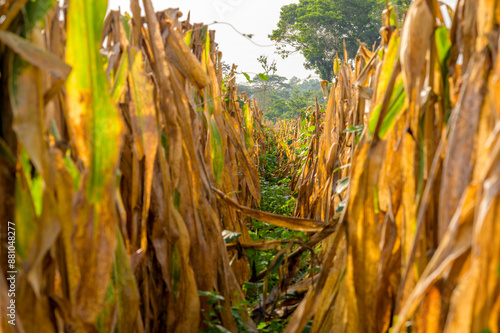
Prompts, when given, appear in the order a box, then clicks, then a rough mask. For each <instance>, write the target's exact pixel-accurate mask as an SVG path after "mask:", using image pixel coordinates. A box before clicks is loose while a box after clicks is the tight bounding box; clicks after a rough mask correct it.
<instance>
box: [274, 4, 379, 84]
mask: <svg viewBox="0 0 500 333" xmlns="http://www.w3.org/2000/svg"><path fill="white" fill-rule="evenodd" d="M384 5H385V1H381V0H300V1H299V3H298V4H295V3H294V4H290V5H286V6H283V7H282V8H281V14H280V20H279V22H278V28H277V29H276V30H273V33H272V34H271V35H269V38H271V39H272V40H274V41H276V42H277V44H278V46H277V49H278V53H279V54H281V55H282V57H283V58H286V57H287V56H288V55H290V54H292V53H296V52H302V54H303V55H304V57H305V58H306V62H305V63H304V66H305V68H307V69H315V70H316V72H317V73H318V74H319V75H320V77H321V78H322V79H323V80H331V79H332V77H333V65H332V62H333V59H334V57H335V55H336V53H337V52H339V53H340V54H342V53H343V40H345V42H346V48H347V52H348V54H349V56H351V57H353V56H354V55H355V54H356V51H357V49H358V46H359V45H358V42H357V40H358V39H359V40H361V41H362V42H364V43H367V44H368V45H372V44H373V43H374V42H377V41H378V40H379V39H380V34H379V27H380V25H381V16H380V14H381V12H382V10H383V9H384Z"/></svg>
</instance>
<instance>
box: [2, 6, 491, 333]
mask: <svg viewBox="0 0 500 333" xmlns="http://www.w3.org/2000/svg"><path fill="white" fill-rule="evenodd" d="M106 5H107V3H106V1H102V0H95V1H83V0H70V1H67V2H66V3H65V5H64V6H63V7H60V6H59V4H58V2H55V1H51V0H38V1H25V0H17V1H5V2H3V4H2V5H1V6H0V16H2V17H3V21H2V23H0V43H1V44H0V47H1V54H0V65H1V76H0V82H1V85H2V99H1V102H0V103H1V105H2V112H1V115H0V124H1V129H0V186H1V188H2V191H0V207H1V209H0V218H1V219H2V224H1V237H2V238H1V242H2V247H1V250H0V255H1V257H2V261H1V267H2V272H1V275H0V294H1V296H0V306H1V308H2V318H1V328H2V329H1V331H2V332H3V331H5V332H62V331H85V332H87V331H89V332H96V331H98V332H109V331H119V332H157V331H166V332H196V331H198V330H202V331H210V332H213V331H223V332H225V331H231V332H236V331H247V330H250V331H255V330H256V325H255V324H254V322H253V321H252V320H251V319H250V316H249V315H248V312H247V309H246V306H245V302H244V294H243V292H242V290H241V285H242V284H243V283H244V282H245V281H248V279H249V278H250V276H251V274H250V269H249V265H248V258H247V256H246V253H245V251H244V249H254V250H262V251H264V250H269V249H274V250H276V251H277V253H276V254H275V256H274V259H273V260H272V262H271V263H270V265H269V267H268V268H267V269H265V270H264V271H262V272H258V276H257V277H254V278H257V279H263V280H264V287H263V295H262V301H261V302H259V304H257V305H256V306H255V307H254V311H253V313H254V314H255V313H256V312H260V313H263V314H265V317H266V318H270V317H282V318H285V317H289V316H291V318H290V321H289V324H288V326H287V328H286V332H302V331H303V330H304V328H306V326H309V327H310V331H311V332H387V331H389V330H391V331H392V332H400V331H402V330H410V329H411V330H412V331H417V332H494V333H497V332H499V330H500V297H499V294H500V278H499V274H500V272H499V268H500V241H499V239H498V237H496V232H498V229H499V227H498V226H499V225H500V224H499V222H498V221H497V216H496V209H497V208H498V207H500V203H499V202H498V200H499V195H500V186H499V185H498V184H499V176H500V173H499V172H500V171H499V170H500V169H499V166H500V164H499V163H500V158H499V154H500V153H499V152H500V143H499V142H500V140H499V135H500V134H499V133H500V131H499V130H498V129H499V125H498V123H499V121H498V119H499V113H498V110H500V99H499V97H498V96H500V83H499V76H500V60H499V58H498V57H497V54H498V49H499V41H500V31H499V29H498V27H499V25H500V15H499V14H498V13H500V4H499V3H498V2H497V1H486V0H470V1H465V0H459V2H458V5H457V8H456V11H455V12H452V11H451V9H449V8H448V7H442V8H447V11H448V13H449V14H450V15H451V17H452V18H453V19H452V26H451V29H448V28H446V26H445V25H444V22H445V19H444V17H443V14H442V12H441V10H440V8H441V5H442V4H441V2H439V1H436V0H415V1H414V2H413V3H412V5H411V7H410V9H409V11H408V12H407V13H406V15H405V19H404V23H403V24H402V25H400V23H399V19H398V13H396V11H395V9H394V8H393V7H391V6H389V5H388V6H387V8H386V10H385V11H384V14H383V22H384V25H383V28H382V29H381V35H382V42H381V45H380V47H379V48H377V49H376V50H369V49H367V47H366V46H364V45H363V44H362V43H360V48H359V51H358V54H357V55H356V57H355V59H354V62H353V63H352V64H353V65H352V66H351V65H350V64H349V62H348V61H344V63H343V64H342V63H341V62H340V60H339V59H338V57H337V59H336V60H335V62H334V64H333V65H334V72H335V74H336V79H335V81H334V82H333V84H332V86H331V89H330V90H329V96H328V103H327V105H326V107H325V108H324V110H323V107H322V106H320V105H319V103H318V102H316V105H314V106H312V107H311V108H309V109H308V110H306V111H305V112H304V113H303V116H302V117H301V118H300V119H296V120H291V121H283V122H281V123H279V124H277V125H276V126H275V128H274V129H269V127H270V125H269V124H265V123H264V121H263V114H262V111H261V110H259V108H258V105H257V103H256V101H255V100H251V99H249V98H248V97H247V96H246V95H245V94H242V95H240V94H239V92H238V87H237V84H236V79H235V75H236V68H235V67H233V70H232V71H231V73H230V74H229V76H228V77H226V78H223V77H222V71H221V57H222V54H221V52H220V51H219V50H218V48H217V44H216V43H215V39H214V37H215V33H214V32H213V31H209V30H208V28H207V26H205V25H202V24H191V23H190V21H189V18H188V19H187V20H186V21H180V20H179V18H180V17H181V13H179V12H178V10H175V9H169V10H166V11H162V12H154V9H153V7H152V4H151V1H150V0H144V1H143V7H144V13H145V16H144V17H141V11H140V7H139V2H138V0H132V1H131V10H132V15H131V16H129V15H128V14H125V15H122V14H121V13H119V12H115V11H111V12H110V13H109V14H108V15H107V16H106V17H104V16H105V12H106ZM399 15H401V13H399ZM346 53H347V52H345V51H344V59H345V60H347V59H349V58H348V55H347V54H346ZM322 88H323V90H324V91H326V92H328V85H327V83H326V82H323V83H322ZM270 140H274V142H275V143H276V144H277V145H278V147H279V150H278V152H277V158H278V160H279V161H280V163H281V167H280V169H279V170H278V171H277V173H278V174H279V176H284V175H285V176H290V177H292V181H291V187H292V190H293V191H295V192H296V193H297V199H296V207H295V212H294V215H295V216H293V217H289V216H282V215H276V214H271V213H266V212H263V211H260V210H257V209H256V208H258V207H259V203H260V201H261V192H260V183H259V172H258V167H259V163H261V162H260V159H259V156H261V155H262V154H265V153H266V147H267V146H268V145H269V144H270V143H271V142H270ZM250 219H256V220H260V221H263V222H266V223H269V224H272V225H275V226H279V227H285V228H288V229H292V230H299V231H304V232H307V233H308V238H307V241H298V240H297V241H294V240H292V241H286V242H285V241H282V240H279V239H278V240H272V241H253V242H252V241H251V238H250V235H249V232H248V230H247V225H248V222H249V221H250ZM7 221H12V222H13V223H14V224H15V237H12V236H10V235H11V234H9V231H10V229H9V227H10V226H11V225H10V224H8V223H7ZM12 247H15V256H13V255H12V254H11V253H12V251H10V250H9V249H10V248H12ZM304 252H310V253H311V255H310V261H311V262H310V263H309V264H310V265H311V268H312V266H313V264H314V265H317V264H320V265H321V270H320V271H319V272H317V273H315V272H314V271H313V270H312V269H311V272H310V273H309V274H307V275H306V276H305V277H304V278H303V279H300V280H297V279H296V277H295V275H296V274H297V267H298V262H299V261H300V260H301V259H300V258H301V254H302V253H304ZM11 265H12V266H11ZM13 269H15V271H16V272H17V273H16V281H15V293H16V296H15V309H16V314H17V316H16V317H15V318H16V319H15V320H16V325H15V326H13V325H11V324H9V320H12V319H11V318H9V316H8V314H9V312H6V309H7V306H8V305H9V304H10V302H11V301H10V300H9V298H8V297H9V296H8V295H9V290H11V289H12V283H11V282H10V280H6V278H7V276H5V274H7V273H6V272H8V271H9V270H13ZM276 269H278V272H279V281H278V283H277V284H276V286H275V287H274V288H273V289H272V290H271V291H269V290H268V286H269V283H268V276H269V274H270V272H272V271H274V270H276ZM6 281H7V282H6ZM291 293H294V294H295V295H296V297H295V298H294V299H290V298H287V297H286V295H289V294H291ZM311 321H312V323H311Z"/></svg>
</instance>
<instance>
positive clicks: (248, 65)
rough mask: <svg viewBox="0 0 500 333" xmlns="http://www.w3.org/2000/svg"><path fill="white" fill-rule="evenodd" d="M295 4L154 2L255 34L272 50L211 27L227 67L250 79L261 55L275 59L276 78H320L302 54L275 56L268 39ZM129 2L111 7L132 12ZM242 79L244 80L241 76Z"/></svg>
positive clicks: (267, 0) (268, 0) (115, 0)
mask: <svg viewBox="0 0 500 333" xmlns="http://www.w3.org/2000/svg"><path fill="white" fill-rule="evenodd" d="M294 2H295V3H298V0H297V1H291V0H252V1H247V0H153V6H154V8H155V10H163V9H166V8H180V10H181V12H182V13H183V14H184V16H183V18H186V16H187V14H188V12H189V11H191V23H205V24H209V23H212V22H214V21H220V22H227V23H230V24H232V25H233V26H234V27H235V28H236V29H237V30H238V31H240V32H241V33H243V34H253V35H254V36H253V37H252V40H253V41H254V42H256V43H258V44H262V45H271V46H270V47H259V46H257V45H254V44H253V43H251V42H250V41H249V40H248V39H246V38H245V37H243V36H241V35H239V34H238V33H237V32H235V31H234V30H233V29H232V28H231V27H229V26H227V25H225V24H214V25H211V26H210V29H211V30H215V31H216V33H215V41H216V42H217V43H218V44H219V50H220V51H221V52H222V60H224V61H225V62H226V63H228V64H233V63H234V64H236V65H238V70H240V71H242V72H247V73H248V74H250V76H253V75H254V74H256V73H260V72H262V67H261V65H260V64H259V62H258V61H257V58H258V57H259V56H260V55H267V56H269V59H270V60H271V59H275V60H276V62H277V72H276V74H277V75H281V76H285V77H288V78H291V77H293V76H296V77H298V78H300V79H305V78H307V77H308V76H309V75H311V78H317V79H319V76H318V75H317V74H315V73H314V71H311V70H306V69H305V68H304V66H303V63H304V60H305V59H304V57H303V56H302V55H301V54H296V55H293V56H290V57H288V58H287V59H285V60H282V59H281V56H280V55H278V54H276V53H275V50H276V48H275V47H274V45H273V42H272V41H271V40H270V39H268V38H267V36H268V35H269V34H271V33H272V31H273V29H276V27H277V24H278V21H279V17H280V9H281V7H282V6H284V5H287V4H290V3H294ZM129 3H130V1H129V0H109V8H110V9H118V7H120V8H121V10H122V12H124V11H128V12H130V10H129V8H130V7H129ZM183 18H181V20H182V19H183ZM241 80H245V78H244V77H243V76H242V77H241Z"/></svg>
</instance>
